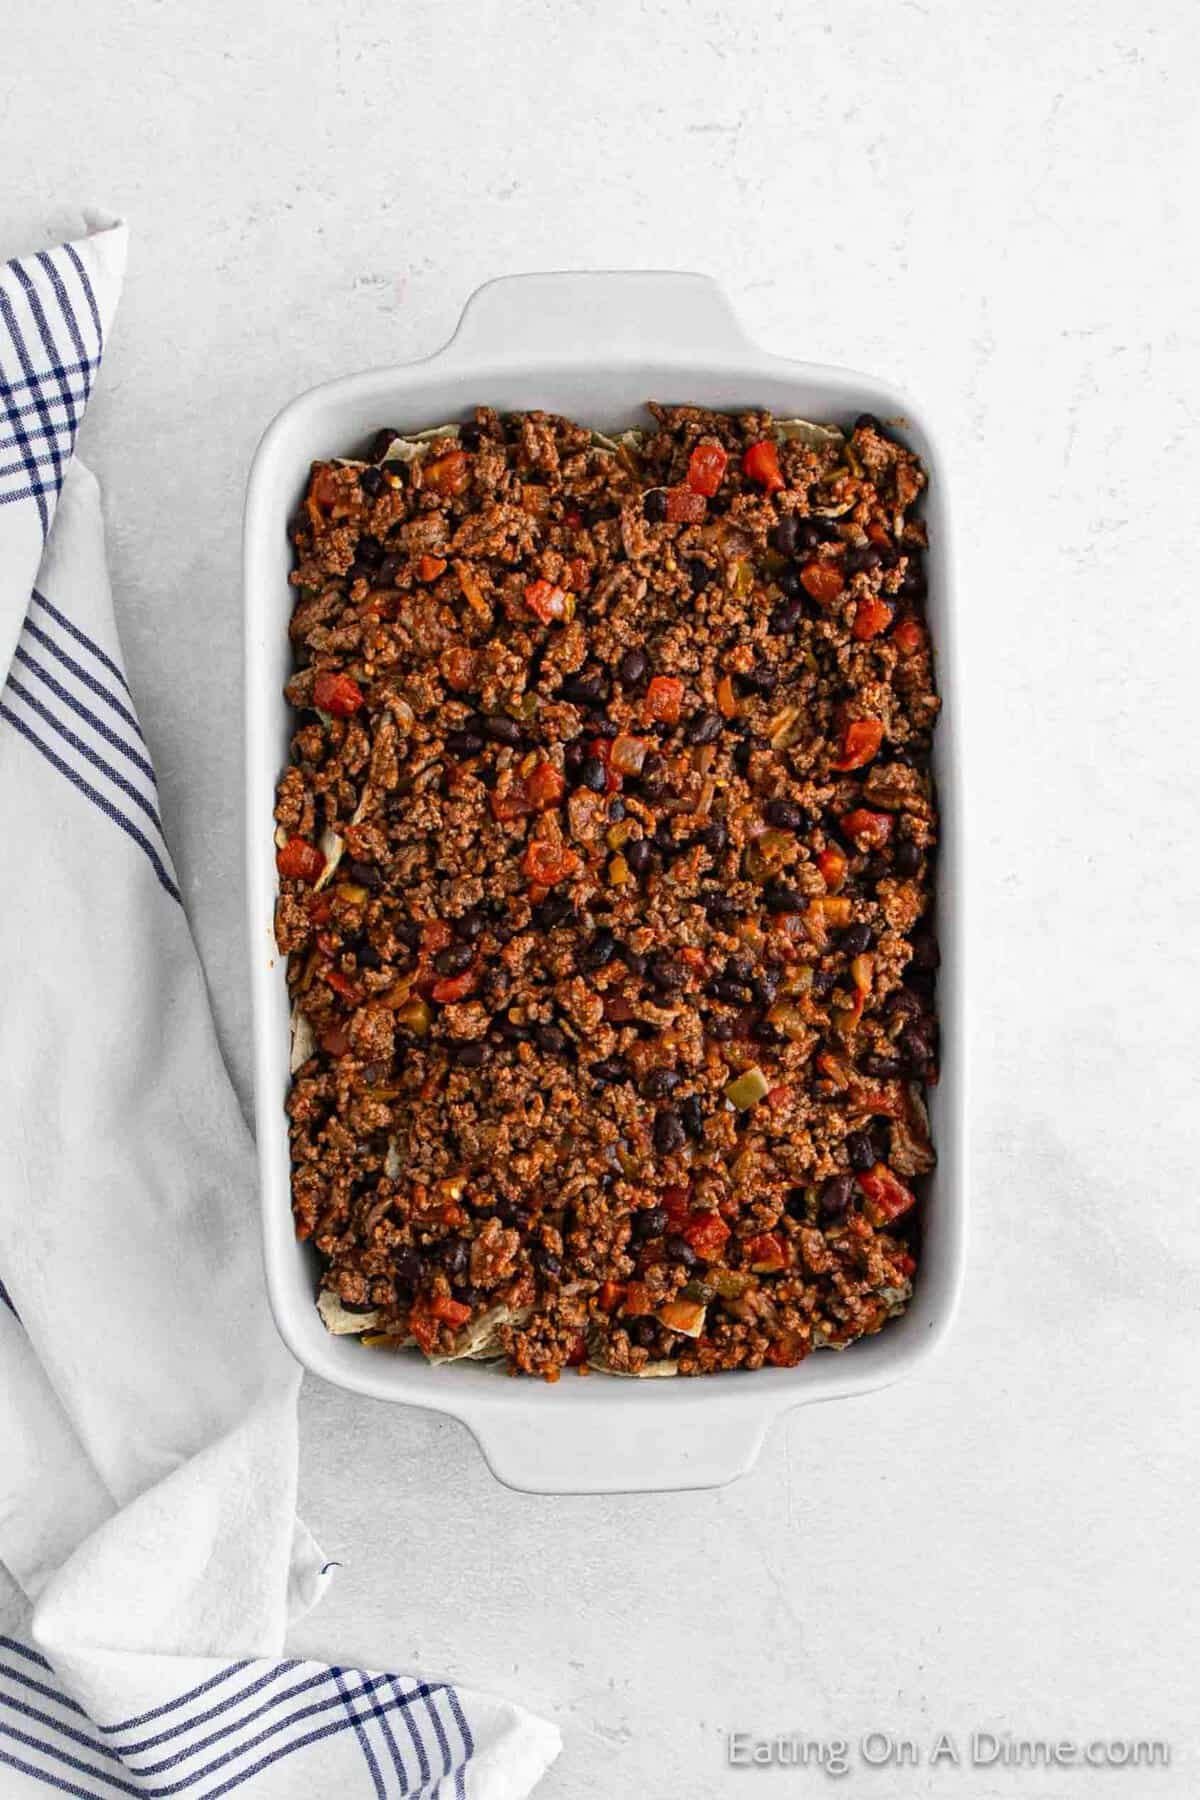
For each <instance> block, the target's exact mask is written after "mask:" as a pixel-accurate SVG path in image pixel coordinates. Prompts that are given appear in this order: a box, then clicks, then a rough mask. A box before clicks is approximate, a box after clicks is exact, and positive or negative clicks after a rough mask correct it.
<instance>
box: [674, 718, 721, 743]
mask: <svg viewBox="0 0 1200 1800" xmlns="http://www.w3.org/2000/svg"><path fill="white" fill-rule="evenodd" d="M724 726H725V721H724V719H723V718H722V717H721V715H720V713H715V712H700V713H693V714H692V716H691V718H690V719H689V720H688V722H687V724H686V725H685V726H684V728H683V741H684V743H685V744H712V743H715V742H716V740H717V739H718V738H719V737H720V735H721V732H722V730H723V729H724Z"/></svg>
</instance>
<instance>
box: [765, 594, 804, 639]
mask: <svg viewBox="0 0 1200 1800" xmlns="http://www.w3.org/2000/svg"><path fill="white" fill-rule="evenodd" d="M781 585H782V584H781ZM803 617H804V603H803V601H801V600H796V599H793V598H792V597H791V596H790V595H789V597H788V598H787V599H786V600H781V601H780V603H779V605H778V606H777V607H776V608H775V610H774V612H773V613H772V614H771V617H770V619H769V620H768V621H767V623H768V627H769V629H770V630H771V631H772V632H774V634H775V636H776V637H786V636H787V635H788V633H789V632H792V631H794V630H795V629H796V627H797V625H798V624H799V623H800V621H801V619H802V618H803Z"/></svg>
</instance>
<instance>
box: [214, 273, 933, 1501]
mask: <svg viewBox="0 0 1200 1800" xmlns="http://www.w3.org/2000/svg"><path fill="white" fill-rule="evenodd" d="M651 398H653V399H657V400H662V401H664V402H668V403H670V402H688V401H690V402H694V403H696V404H698V405H702V406H706V407H712V408H716V409H723V410H734V411H736V410H738V409H740V408H746V407H751V406H755V407H766V408H769V409H770V410H771V411H772V412H774V413H775V414H776V416H778V417H797V416H798V417H802V418H808V419H813V420H826V419H829V420H834V421H841V422H848V421H849V420H850V419H852V418H853V417H854V416H855V415H857V414H858V413H860V412H872V413H875V414H877V415H878V416H879V417H880V418H882V419H884V420H885V421H892V422H896V424H897V426H898V429H899V433H900V435H901V436H902V437H903V438H904V439H905V441H906V442H907V443H908V444H910V445H911V447H912V448H913V449H914V450H915V451H916V452H917V453H918V455H919V456H920V458H921V460H922V461H923V463H924V464H925V467H926V469H927V471H928V473H929V477H930V486H929V493H928V500H927V504H926V508H925V516H926V519H927V522H928V526H929V537H930V549H929V554H928V559H927V567H928V575H929V597H928V602H927V612H928V617H929V621H930V627H931V631H932V635H933V642H934V651H935V658H936V667H937V672H938V681H939V687H940V691H941V696H942V703H943V710H942V715H941V719H940V722H939V725H938V728H937V731H936V733H935V736H934V751H933V771H934V776H935V780H936V782H937V788H938V796H939V803H940V810H941V816H942V848H941V852H940V856H939V862H938V872H937V900H936V906H937V922H938V931H939V937H940V942H941V947H942V969H941V975H940V978H939V984H938V999H937V1007H938V1013H939V1016H940V1020H941V1027H942V1045H943V1048H942V1074H941V1080H940V1081H939V1083H938V1085H937V1086H936V1087H935V1088H934V1089H933V1090H932V1091H931V1093H930V1113H931V1120H932V1126H933V1139H934V1144H935V1146H936V1149H937V1152H938V1167H937V1169H936V1170H935V1172H934V1174H933V1175H932V1176H931V1177H930V1178H929V1179H928V1181H927V1183H926V1190H925V1194H924V1196H923V1199H922V1208H923V1247H922V1253H921V1261H920V1266H919V1268H918V1272H917V1276H916V1287H915V1293H914V1297H913V1300H912V1302H911V1304H910V1306H909V1309H908V1311H907V1312H906V1313H905V1314H904V1315H903V1316H902V1317H901V1318H899V1319H896V1320H893V1321H891V1322H889V1323H888V1324H887V1325H886V1326H885V1327H884V1329H883V1330H882V1331H881V1332H880V1333H879V1334H878V1335H877V1336H875V1337H872V1338H869V1339H866V1340H864V1341H861V1342H858V1343H855V1344H853V1345H852V1346H851V1347H850V1349H849V1351H848V1352H841V1353H835V1352H832V1351H825V1352H818V1353H817V1354H815V1355H813V1356H811V1357H810V1358H808V1359H807V1360H806V1361H805V1362H804V1363H802V1364H801V1365H800V1366H799V1367H797V1368H794V1369H774V1368H771V1369H762V1370H758V1371H754V1372H745V1371H735V1372H729V1373H724V1374H720V1375H714V1376H706V1377H704V1378H703V1379H699V1380H694V1379H688V1378H679V1379H677V1380H674V1381H669V1382H664V1381H650V1382H644V1383H643V1382H630V1381H619V1380H611V1379H605V1378H604V1377H602V1376H596V1375H592V1376H589V1377H587V1378H586V1379H580V1378H575V1377H571V1376H566V1377H564V1379H563V1380H562V1381H560V1382H559V1383H557V1384H556V1385H548V1384H545V1383H540V1382H536V1381H531V1380H514V1379H512V1378H510V1377H509V1376H508V1375H506V1374H504V1373H503V1372H502V1371H501V1370H500V1369H499V1368H497V1367H495V1366H490V1365H487V1364H480V1363H456V1364H454V1365H452V1366H448V1367H441V1368H437V1367H432V1366H430V1365H428V1364H426V1363H425V1362H424V1361H423V1360H422V1358H421V1357H420V1356H419V1355H418V1354H417V1353H416V1352H413V1353H411V1354H410V1353H407V1352H405V1353H401V1354H390V1353H383V1352H375V1351H372V1350H370V1349H368V1348H365V1347H364V1346H363V1345H361V1344H360V1343H359V1342H358V1341H357V1340H356V1339H347V1338H336V1337H332V1336H330V1335H329V1334H328V1333H327V1332H326V1331H325V1328H324V1326H323V1325H322V1323H321V1321H320V1318H319V1317H318V1314H317V1311H316V1307H315V1305H314V1297H315V1293H316V1285H317V1268H316V1258H315V1254H314V1253H313V1252H312V1251H311V1250H310V1249H308V1248H307V1247H306V1246H304V1245H301V1244H299V1243H298V1242H297V1241H296V1238H295V1235H294V1232H293V1226H292V1213H291V1195H290V1179H289V1176H290V1160H289V1149H288V1133H287V1119H286V1117H285V1114H284V1100H285V1098H286V1095H287V1090H288V1083H289V1075H288V1056H289V1031H288V1000H287V992H286V985H285V959H284V958H283V957H281V956H280V955H279V954H278V952H277V951H276V948H275V943H274V935H273V917H274V905H275V895H276V870H275V845H274V820H273V806H274V797H275V783H276V780H277V778H278V775H279V771H280V769H281V768H282V767H283V764H284V762H285V761H286V757H287V748H288V739H289V734H290V729H291V723H290V719H289V709H288V706H287V703H286V701H285V699H284V695H283V688H284V683H285V681H286V680H287V678H288V675H289V674H290V672H291V651H290V644H289V639H288V623H289V619H290V617H291V610H292V600H293V592H292V590H291V588H290V587H289V585H288V574H289V571H290V567H291V546H290V544H289V542H288V538H287V531H286V526H287V521H288V519H289V517H290V516H291V514H292V513H293V511H294V510H295V507H296V505H297V502H298V500H299V498H300V496H301V494H302V492H303V489H304V487H305V484H306V481H307V477H308V471H309V465H310V463H311V462H312V461H313V460H314V459H319V458H325V457H330V456H337V455H340V454H348V453H351V452H352V451H353V450H354V448H355V447H356V446H357V445H360V444H361V443H363V442H364V441H365V440H366V439H367V438H368V437H369V436H370V435H371V434H372V433H373V432H374V431H375V430H376V429H377V428H378V427H379V426H381V425H390V426H394V427H397V428H399V429H402V430H415V429H419V428H421V427H425V426H428V425H431V424H438V423H441V422H443V421H448V420H455V419H460V418H462V417H465V416H466V415H467V413H468V411H469V409H470V408H471V407H473V406H474V405H476V404H486V405H490V406H494V407H496V408H497V409H498V410H500V411H511V410H514V409H517V408H522V409H524V408H529V407H542V408H545V409H547V410H550V411H553V412H559V413H564V414H566V415H567V416H569V417H572V418H576V419H579V420H580V421H582V422H583V423H586V424H589V425H592V426H595V427H597V428H599V429H601V430H605V431H613V430H617V429H621V428H624V427H627V426H630V425H634V424H644V422H645V414H644V412H643V410H642V409H643V407H644V403H645V401H646V400H648V399H651ZM945 484H946V476H945V469H944V467H943V465H942V462H941V459H940V457H939V456H938V453H937V450H936V447H935V445H934V443H933V441H932V440H931V437H930V434H929V431H928V429H927V427H926V426H925V425H924V423H923V422H922V420H921V419H920V416H919V414H918V413H917V412H916V411H915V409H914V408H913V407H912V405H911V404H910V403H909V402H908V401H907V400H906V399H905V398H903V397H902V396H901V395H900V394H898V393H897V392H896V390H895V389H893V388H891V387H889V386H887V385H886V384H884V383H881V382H878V381H876V380H874V379H872V378H870V377H867V376H864V375H858V374H853V373H851V372H848V371H845V370H839V369H830V368H823V367H820V366H818V365H814V364H806V363H797V362H791V361H788V360H785V359H783V358H780V357H777V356H773V355H770V354H768V353H767V352H764V351H762V350H760V349H759V348H757V346H755V345H754V344H752V343H751V342H750V341H749V340H748V339H747V338H746V336H745V335H744V333H743V332H742V330H741V328H740V326H739V325H738V323H737V321H736V319H735V317H734V315H733V313H732V311H731V309H730V307H729V305H728V302H727V301H726V300H725V298H724V296H723V295H722V293H721V292H720V290H719V289H718V288H717V287H715V286H714V284H713V283H712V282H711V281H709V280H708V279H707V278H705V277H703V276H699V275H684V274H658V273H649V272H647V273H629V274H622V273H597V274H546V275H525V276H513V277H506V278H504V279H502V280H499V281H495V282H490V283H488V284H487V285H486V286H484V287H483V288H481V289H479V290H478V292H477V293H476V294H474V295H473V296H472V298H471V299H470V301H469V302H468V304H467V306H466V309H465V310H464V313H463V316H462V319H461V321H460V323H459V326H458V329H457V331H456V332H455V335H454V337H453V338H452V339H451V340H450V342H449V343H448V344H447V345H446V346H445V348H444V349H442V350H440V351H438V352H437V353H436V354H435V355H434V356H432V357H429V358H428V359H426V360H425V361H423V362H419V363H411V364H401V365H397V366H395V367H390V368H383V369H376V370H371V371H368V372H366V373H364V374H360V375H353V376H348V377H346V378H345V379H342V380H338V381H333V382H330V383H327V384H326V385H325V386H322V387H319V388H314V389H312V390H311V391H310V392H308V393H306V394H303V395H301V396H300V397H299V398H298V399H296V400H294V401H293V402H292V403H291V404H290V405H289V406H288V407H286V408H285V410H284V411H283V412H282V413H281V414H280V415H279V417H278V418H277V419H276V420H275V421H274V423H273V424H272V425H271V426H270V428H269V429H268V431H267V432H266V435H265V436H264V438H263V440H262V442H261V444H260V445H259V448H258V451H257V453H256V455H255V458H254V463H253V466H252V469H251V473H250V480H249V488H248V494H247V502H246V518H245V543H244V557H245V561H244V568H245V660H246V780H247V793H246V802H247V808H246V810H247V863H248V896H249V941H250V959H251V967H250V978H251V990H252V994H253V1002H254V1033H255V1043H254V1065H255V1096H256V1110H257V1133H258V1153H259V1169H260V1180H261V1192H262V1208H263V1230H264V1245H265V1259H266V1271H267V1283H268V1289H269V1293H270V1299H271V1305H272V1309H273V1311H274V1314H275V1318H276V1321H277V1323H278V1326H279V1330H280V1332H281V1334H282V1336H283V1337H284V1339H285V1341H286V1342H287V1343H288V1345H289V1346H290V1348H291V1349H292V1351H293V1353H294V1354H295V1355H296V1356H297V1357H298V1359H299V1360H300V1361H301V1362H302V1363H303V1364H304V1365H305V1366H306V1367H307V1368H309V1369H312V1370H313V1371H314V1373H316V1374H319V1375H321V1376H323V1377H324V1378H325V1379H326V1380H327V1381H331V1382H335V1383H337V1384H339V1385H341V1386H343V1387H347V1388H350V1389H354V1390H357V1391H358V1392H361V1393H365V1394H371V1395H373V1396H375V1397H376V1398H378V1399H390V1400H400V1401H404V1402H406V1403H408V1404H410V1405H417V1406H426V1407H430V1408H433V1409H434V1410H436V1411H440V1412H445V1413H448V1414H450V1415H451V1416H452V1417H454V1418H457V1419H460V1420H462V1422H463V1423H464V1424H466V1425H467V1426H468V1427H469V1428H470V1429H471V1430H472V1432H473V1433H474V1434H475V1436H476V1438H477V1439H478V1441H479V1443H480V1446H481V1448H482V1450H483V1453H484V1455H485V1457H486V1458H487V1461H488V1463H489V1465H490V1467H491V1468H492V1470H493V1471H494V1473H495V1474H496V1475H497V1476H498V1477H499V1478H500V1479H501V1480H502V1481H504V1482H506V1483H508V1484H509V1485H510V1486H512V1487H516V1488H521V1489H525V1490H528V1491H532V1492H538V1493H598V1492H614V1491H629V1490H635V1491H636V1490H662V1489H674V1488H690V1487H708V1486H715V1485H718V1484H720V1483H722V1482H726V1481H729V1480H732V1479H733V1478H734V1477H736V1476H737V1475H740V1474H743V1473H745V1471H746V1470H747V1469H749V1468H750V1467H751V1465H752V1464H753V1462H754V1459H755V1456H756V1455H757V1452H758V1448H759V1445H760V1444H761V1442H762V1438H763V1435H764V1433H765V1431H766V1429H767V1426H768V1425H769V1424H770V1423H771V1421H772V1420H773V1419H774V1418H775V1417H776V1416H777V1415H778V1414H779V1413H781V1412H784V1411H787V1410H788V1409H790V1408H791V1407H794V1406H801V1405H804V1404H805V1403H807V1402H810V1401H815V1400H829V1399H835V1398H837V1397H838V1396H840V1395H846V1394H855V1393H863V1392H866V1391H868V1390H870V1389H872V1388H877V1387H882V1386H884V1385H886V1384H887V1383H890V1382H892V1381H894V1380H896V1379H897V1378H898V1377H899V1376H900V1375H902V1374H905V1373H907V1372H908V1371H909V1370H911V1369H912V1367H913V1366H914V1365H915V1364H916V1363H917V1362H919V1361H920V1360H921V1359H922V1358H923V1357H925V1356H927V1355H928V1354H929V1353H930V1352H931V1351H932V1350H933V1348H934V1347H935V1346H936V1345H937V1344H938V1343H939V1342H940V1340H941V1339H942V1338H943V1337H944V1335H945V1333H946V1330H947V1327H948V1325H949V1323H950V1318H951V1315H952V1312H953V1309H954V1306H955V1303H956V1300H957V1296H958V1291H959V1287H960V1283H961V1277H962V1265H963V1247H964V1216H965V1208H966V1191H965V1160H966V1159H965V1141H964V1139H965V1094H964V1067H963V1035H962V966H961V939H962V917H961V904H960V902H961V890H962V871H961V836H960V832H961V824H960V817H961V800H960V785H961V768H960V760H961V759H960V748H959V711H960V702H961V694H960V687H959V679H958V672H957V667H956V663H955V649H954V641H953V619H952V617H951V606H950V594H951V568H950V556H951V545H950V522H949V517H948V507H947V494H946V485H945Z"/></svg>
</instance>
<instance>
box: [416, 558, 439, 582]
mask: <svg viewBox="0 0 1200 1800" xmlns="http://www.w3.org/2000/svg"><path fill="white" fill-rule="evenodd" d="M445 572H446V559H445V557H444V556H423V557H421V559H420V561H419V562H418V563H417V580H418V581H436V580H437V578H438V576H439V575H444V574H445Z"/></svg>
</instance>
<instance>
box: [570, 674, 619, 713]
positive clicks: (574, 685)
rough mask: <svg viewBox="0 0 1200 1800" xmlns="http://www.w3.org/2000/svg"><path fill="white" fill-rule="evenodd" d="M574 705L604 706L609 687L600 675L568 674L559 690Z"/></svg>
mask: <svg viewBox="0 0 1200 1800" xmlns="http://www.w3.org/2000/svg"><path fill="white" fill-rule="evenodd" d="M558 692H559V696H560V698H561V699H563V700H569V701H570V702H571V705H572V706H602V705H603V704H604V701H605V700H606V699H607V697H608V689H607V687H606V686H605V684H604V682H603V680H602V679H601V677H600V676H599V675H568V676H567V678H566V680H565V681H564V682H563V684H562V686H561V687H560V688H559V690H558Z"/></svg>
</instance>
